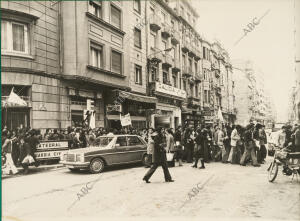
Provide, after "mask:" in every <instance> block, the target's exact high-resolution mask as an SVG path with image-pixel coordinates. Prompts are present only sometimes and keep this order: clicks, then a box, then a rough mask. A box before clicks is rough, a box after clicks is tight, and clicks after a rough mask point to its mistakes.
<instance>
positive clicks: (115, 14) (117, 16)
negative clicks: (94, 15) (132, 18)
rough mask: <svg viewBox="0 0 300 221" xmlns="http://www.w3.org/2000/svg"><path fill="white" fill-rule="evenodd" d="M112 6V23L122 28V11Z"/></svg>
mask: <svg viewBox="0 0 300 221" xmlns="http://www.w3.org/2000/svg"><path fill="white" fill-rule="evenodd" d="M110 7H111V8H110V16H111V18H110V19H111V23H112V25H114V26H116V27H117V28H119V29H121V11H120V10H119V9H118V8H116V7H115V6H113V5H111V6H110Z"/></svg>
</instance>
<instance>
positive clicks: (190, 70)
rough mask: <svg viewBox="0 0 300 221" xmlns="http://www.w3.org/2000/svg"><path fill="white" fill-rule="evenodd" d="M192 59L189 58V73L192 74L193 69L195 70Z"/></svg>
mask: <svg viewBox="0 0 300 221" xmlns="http://www.w3.org/2000/svg"><path fill="white" fill-rule="evenodd" d="M192 63H193V62H192V59H190V58H189V72H192V68H193V65H192Z"/></svg>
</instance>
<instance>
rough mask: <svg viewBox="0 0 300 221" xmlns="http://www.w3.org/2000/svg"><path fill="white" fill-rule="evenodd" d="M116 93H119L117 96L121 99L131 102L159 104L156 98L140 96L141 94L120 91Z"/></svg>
mask: <svg viewBox="0 0 300 221" xmlns="http://www.w3.org/2000/svg"><path fill="white" fill-rule="evenodd" d="M116 92H117V93H118V94H117V95H118V96H119V97H122V98H126V99H129V100H134V101H138V102H143V103H152V104H156V103H157V98H156V97H149V96H144V95H139V94H133V93H130V92H126V91H120V90H116Z"/></svg>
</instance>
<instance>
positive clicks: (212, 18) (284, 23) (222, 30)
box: [193, 0, 295, 121]
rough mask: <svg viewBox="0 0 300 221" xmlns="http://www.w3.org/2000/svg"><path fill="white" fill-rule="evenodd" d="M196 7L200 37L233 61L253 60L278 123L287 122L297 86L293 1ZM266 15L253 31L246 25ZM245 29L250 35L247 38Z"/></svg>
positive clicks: (199, 0)
mask: <svg viewBox="0 0 300 221" xmlns="http://www.w3.org/2000/svg"><path fill="white" fill-rule="evenodd" d="M193 5H194V6H195V8H196V10H197V12H198V14H199V16H200V17H199V18H198V21H197V25H196V29H197V30H198V32H199V33H200V35H201V34H202V36H204V38H206V39H208V40H209V41H214V40H215V39H216V40H218V41H219V42H220V43H221V44H222V45H223V47H224V48H225V49H226V50H227V51H228V52H229V55H230V58H231V60H239V59H250V60H252V61H253V62H254V64H255V66H257V67H259V69H260V70H261V71H262V72H263V74H264V79H265V88H266V90H268V91H269V93H270V96H271V98H272V99H273V101H274V103H275V107H276V112H277V121H287V114H288V101H289V95H290V91H291V88H292V87H293V86H294V85H295V69H294V68H295V63H294V58H295V46H294V45H295V43H294V38H295V37H294V29H295V27H294V26H295V25H294V0H193ZM263 15H265V16H264V17H263V18H262V19H261V20H260V21H259V23H258V24H257V25H255V27H254V28H253V29H252V31H250V29H249V28H248V27H247V25H248V24H249V23H251V22H252V21H253V20H254V21H255V22H256V21H257V20H258V19H259V18H260V17H262V16H263ZM255 18H257V19H255ZM256 23H257V22H256ZM244 29H248V30H249V31H250V32H248V33H247V34H246V35H245V32H244ZM242 36H244V37H243V38H242V39H241V40H240V41H239V42H238V43H236V42H237V41H238V40H239V39H240V38H241V37H242Z"/></svg>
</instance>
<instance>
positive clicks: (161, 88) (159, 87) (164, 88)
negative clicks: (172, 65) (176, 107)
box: [155, 82, 186, 98]
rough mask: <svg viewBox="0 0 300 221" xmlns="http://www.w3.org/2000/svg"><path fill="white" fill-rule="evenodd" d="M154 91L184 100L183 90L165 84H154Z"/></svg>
mask: <svg viewBox="0 0 300 221" xmlns="http://www.w3.org/2000/svg"><path fill="white" fill-rule="evenodd" d="M155 90H156V91H157V92H161V93H164V94H170V95H173V96H176V97H181V98H186V92H185V91H184V90H181V89H179V88H176V87H173V86H170V85H167V84H162V83H160V82H156V83H155Z"/></svg>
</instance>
